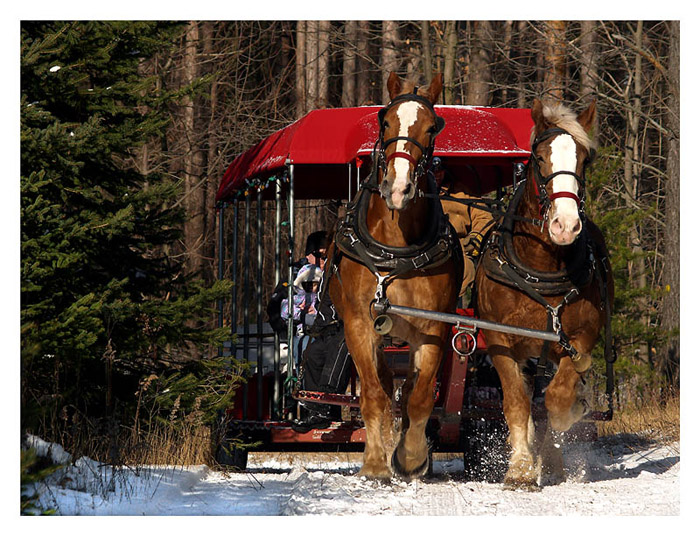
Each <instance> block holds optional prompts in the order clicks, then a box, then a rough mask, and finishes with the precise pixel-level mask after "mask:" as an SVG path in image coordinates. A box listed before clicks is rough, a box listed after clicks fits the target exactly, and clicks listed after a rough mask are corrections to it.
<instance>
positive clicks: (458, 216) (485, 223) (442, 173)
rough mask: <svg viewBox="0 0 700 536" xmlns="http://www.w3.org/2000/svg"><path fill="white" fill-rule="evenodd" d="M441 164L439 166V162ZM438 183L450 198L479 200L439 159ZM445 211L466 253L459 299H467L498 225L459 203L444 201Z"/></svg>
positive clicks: (485, 214) (436, 164) (485, 213)
mask: <svg viewBox="0 0 700 536" xmlns="http://www.w3.org/2000/svg"><path fill="white" fill-rule="evenodd" d="M435 160H438V162H435ZM435 160H434V161H433V162H434V163H433V166H434V168H435V171H434V173H435V180H436V182H437V185H438V187H439V189H440V195H449V196H450V197H455V198H459V199H478V198H476V197H474V196H472V195H470V194H469V193H468V192H467V191H466V189H465V188H464V187H463V186H461V185H459V184H457V183H455V182H454V181H452V180H450V179H449V173H448V172H446V170H445V168H443V167H441V166H440V163H439V159H437V158H436V159H435ZM441 203H442V209H443V211H444V212H445V214H447V216H448V218H449V220H450V223H451V224H452V227H454V229H455V231H456V232H457V238H458V239H459V243H460V245H461V249H462V252H463V253H464V273H463V277H462V286H461V289H460V291H459V295H460V296H463V295H464V294H465V293H466V292H467V289H468V288H469V287H470V285H471V284H472V283H473V282H474V277H475V276H476V263H477V262H478V260H479V255H480V254H481V247H482V245H483V241H484V236H485V235H486V233H487V232H488V231H489V229H490V228H491V226H493V225H494V224H495V223H496V222H495V220H494V219H493V215H492V214H491V213H490V212H489V211H487V210H483V209H481V208H478V207H476V206H474V205H467V204H464V203H460V202H459V201H451V200H448V199H443V200H441Z"/></svg>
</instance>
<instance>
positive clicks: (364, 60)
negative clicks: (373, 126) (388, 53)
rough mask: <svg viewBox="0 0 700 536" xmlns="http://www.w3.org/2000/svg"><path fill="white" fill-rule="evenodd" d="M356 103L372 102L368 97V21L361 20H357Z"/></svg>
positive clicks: (360, 104)
mask: <svg viewBox="0 0 700 536" xmlns="http://www.w3.org/2000/svg"><path fill="white" fill-rule="evenodd" d="M357 30H358V32H357V54H358V62H357V63H358V72H357V104H358V105H359V106H362V105H365V104H374V103H373V102H372V101H371V99H370V85H369V69H370V61H369V59H370V56H369V21H367V20H361V21H358V22H357Z"/></svg>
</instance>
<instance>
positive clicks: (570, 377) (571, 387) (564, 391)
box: [544, 356, 586, 432]
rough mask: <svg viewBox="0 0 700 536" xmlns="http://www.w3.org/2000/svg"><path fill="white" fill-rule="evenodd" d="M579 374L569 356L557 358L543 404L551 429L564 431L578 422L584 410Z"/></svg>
mask: <svg viewBox="0 0 700 536" xmlns="http://www.w3.org/2000/svg"><path fill="white" fill-rule="evenodd" d="M580 379H581V375H580V374H579V373H578V372H576V369H575V368H574V364H573V363H572V361H571V358H570V357H568V356H566V357H562V358H561V359H560V360H559V368H558V370H557V373H556V374H555V375H554V377H553V378H552V381H551V382H550V383H549V386H548V387H547V391H546V392H545V396H544V405H545V407H546V408H547V415H548V417H549V422H550V424H551V427H552V429H553V430H555V431H557V432H566V431H567V430H568V429H569V428H571V426H572V425H573V424H574V423H576V422H578V421H579V420H580V419H581V417H583V415H584V413H585V412H586V406H585V403H584V401H583V398H582V397H581V394H580V393H579V388H580V387H581V381H580Z"/></svg>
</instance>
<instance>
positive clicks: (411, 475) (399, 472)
mask: <svg viewBox="0 0 700 536" xmlns="http://www.w3.org/2000/svg"><path fill="white" fill-rule="evenodd" d="M391 468H392V469H393V470H394V474H395V475H396V476H398V477H401V478H404V479H406V480H413V479H416V478H420V477H422V476H423V475H424V474H425V473H427V472H428V458H427V457H426V458H425V461H424V462H423V463H422V464H420V465H419V466H418V467H416V468H415V469H413V470H412V471H408V470H407V469H406V468H405V467H404V466H403V465H401V462H399V458H398V456H397V455H396V451H394V454H393V456H392V457H391Z"/></svg>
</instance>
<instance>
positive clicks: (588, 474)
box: [31, 438, 681, 528]
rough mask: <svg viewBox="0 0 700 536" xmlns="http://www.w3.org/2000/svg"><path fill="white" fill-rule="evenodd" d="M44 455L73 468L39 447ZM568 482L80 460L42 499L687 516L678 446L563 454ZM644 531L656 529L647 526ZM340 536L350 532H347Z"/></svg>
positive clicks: (186, 512) (307, 456)
mask: <svg viewBox="0 0 700 536" xmlns="http://www.w3.org/2000/svg"><path fill="white" fill-rule="evenodd" d="M31 440H32V442H33V444H34V446H35V447H37V450H42V452H44V453H47V452H49V451H51V454H52V455H53V456H54V457H55V458H56V459H57V460H58V459H61V460H63V461H64V462H65V461H66V458H65V453H64V452H63V451H62V449H60V447H58V448H56V446H50V445H48V444H46V443H44V442H42V441H41V440H39V439H38V438H31ZM564 449H565V450H564V455H565V460H566V469H567V475H568V478H567V481H566V482H564V483H563V484H560V485H558V486H547V487H544V488H542V490H541V491H539V492H524V491H506V490H504V489H503V487H502V485H501V484H499V483H494V482H474V481H469V480H467V479H466V478H465V476H464V473H463V462H462V458H461V456H460V455H459V454H454V455H441V456H439V457H438V456H436V458H435V461H434V471H433V474H432V475H430V476H427V477H425V478H424V479H423V480H417V481H412V482H405V481H401V480H398V479H395V480H392V481H391V483H388V484H382V483H378V482H375V481H371V480H367V479H365V478H364V477H358V476H357V475H356V473H357V471H358V470H359V469H360V466H361V454H358V453H335V454H331V453H289V452H288V453H251V454H250V455H249V462H248V469H247V471H245V472H243V473H229V472H224V471H218V470H214V469H212V468H209V467H207V466H204V465H200V466H189V467H180V468H177V467H136V468H133V467H132V468H121V469H112V468H110V467H109V466H106V465H102V464H99V463H98V462H95V461H94V460H90V459H87V458H80V459H78V460H76V461H74V462H73V463H72V464H69V465H68V466H66V468H65V469H63V470H61V471H59V472H57V473H54V475H52V476H51V477H50V478H49V479H47V481H45V482H44V483H42V484H40V485H39V486H38V488H37V491H39V493H40V501H41V505H42V506H43V507H46V508H48V507H52V508H56V509H57V510H58V514H59V515H63V516H203V515H208V516H307V515H314V516H346V515H354V516H360V517H365V516H373V517H374V516H390V517H391V516H491V517H493V516H498V517H502V516H528V517H535V516H572V515H573V516H679V515H680V510H681V508H680V445H679V443H671V444H666V445H660V444H641V443H638V442H637V444H635V442H632V441H629V439H624V438H621V439H617V440H613V441H611V440H609V439H605V440H602V439H601V440H598V441H597V442H595V443H577V444H572V445H568V446H565V447H564ZM644 526H647V527H648V526H649V525H648V524H646V523H645V524H644ZM341 528H342V527H341Z"/></svg>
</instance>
